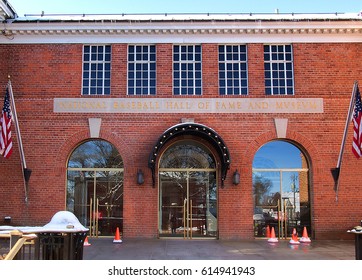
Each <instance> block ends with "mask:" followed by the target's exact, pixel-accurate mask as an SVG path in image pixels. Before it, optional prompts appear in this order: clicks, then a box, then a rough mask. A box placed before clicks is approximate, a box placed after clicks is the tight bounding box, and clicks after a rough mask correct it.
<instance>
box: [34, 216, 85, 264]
mask: <svg viewBox="0 0 362 280" xmlns="http://www.w3.org/2000/svg"><path fill="white" fill-rule="evenodd" d="M87 234H88V229H87V228H85V227H83V225H81V224H80V222H79V220H78V219H77V217H75V215H74V214H73V213H71V212H68V211H60V212H57V213H56V214H55V215H54V216H53V218H52V219H51V221H50V222H49V223H48V224H46V225H45V226H44V227H42V229H41V231H39V232H38V233H37V236H38V240H37V248H36V250H37V255H38V256H39V259H42V260H82V259H83V245H84V240H85V238H86V236H87Z"/></svg>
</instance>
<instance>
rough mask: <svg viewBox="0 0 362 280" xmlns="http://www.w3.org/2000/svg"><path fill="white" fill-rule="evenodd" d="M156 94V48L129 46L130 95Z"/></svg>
mask: <svg viewBox="0 0 362 280" xmlns="http://www.w3.org/2000/svg"><path fill="white" fill-rule="evenodd" d="M154 94H156V46H154V45H129V46H128V95H154Z"/></svg>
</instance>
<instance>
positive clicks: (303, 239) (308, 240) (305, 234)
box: [299, 227, 311, 243]
mask: <svg viewBox="0 0 362 280" xmlns="http://www.w3.org/2000/svg"><path fill="white" fill-rule="evenodd" d="M299 241H300V242H302V243H310V242H311V240H310V238H309V237H308V232H307V228H306V227H304V229H303V236H302V237H301V238H300V240H299Z"/></svg>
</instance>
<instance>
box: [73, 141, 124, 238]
mask: <svg viewBox="0 0 362 280" xmlns="http://www.w3.org/2000/svg"><path fill="white" fill-rule="evenodd" d="M67 210H68V211H71V212H73V213H74V214H75V216H76V217H77V218H78V219H79V221H80V222H81V223H82V224H83V225H84V226H85V227H88V228H89V230H90V231H89V234H90V236H95V237H98V236H114V234H115V231H116V228H117V227H118V228H119V229H120V230H121V231H122V230H123V160H122V157H121V156H120V154H119V153H118V151H117V149H116V148H115V147H114V146H113V145H112V144H111V143H109V142H107V141H104V140H90V141H87V142H84V143H82V144H80V145H79V146H78V147H77V148H75V150H74V151H73V152H72V154H71V155H70V157H69V160H68V166H67Z"/></svg>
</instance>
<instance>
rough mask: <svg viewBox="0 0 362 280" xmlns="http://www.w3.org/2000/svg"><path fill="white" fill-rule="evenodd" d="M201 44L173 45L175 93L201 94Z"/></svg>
mask: <svg viewBox="0 0 362 280" xmlns="http://www.w3.org/2000/svg"><path fill="white" fill-rule="evenodd" d="M201 79H202V77H201V45H175V46H174V47H173V92H174V95H201V91H202V84H201Z"/></svg>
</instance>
